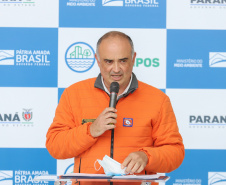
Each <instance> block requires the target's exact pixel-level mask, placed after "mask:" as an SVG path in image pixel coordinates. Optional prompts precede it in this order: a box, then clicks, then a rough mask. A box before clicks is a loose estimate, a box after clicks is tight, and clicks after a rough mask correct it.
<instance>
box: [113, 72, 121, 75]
mask: <svg viewBox="0 0 226 185" xmlns="http://www.w3.org/2000/svg"><path fill="white" fill-rule="evenodd" d="M122 74H123V73H122V72H118V73H115V72H111V73H110V75H122Z"/></svg>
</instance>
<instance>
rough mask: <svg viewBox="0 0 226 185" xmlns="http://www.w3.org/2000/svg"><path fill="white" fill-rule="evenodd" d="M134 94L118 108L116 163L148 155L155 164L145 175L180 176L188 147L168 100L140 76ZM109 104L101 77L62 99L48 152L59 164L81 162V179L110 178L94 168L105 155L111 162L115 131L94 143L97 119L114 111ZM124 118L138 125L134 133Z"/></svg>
mask: <svg viewBox="0 0 226 185" xmlns="http://www.w3.org/2000/svg"><path fill="white" fill-rule="evenodd" d="M94 83H95V86H96V87H94ZM130 91H131V92H130V93H129V94H128V96H126V97H122V98H120V99H119V101H118V102H117V105H116V109H117V124H116V128H115V131H114V159H115V160H116V161H118V162H120V163H122V162H123V161H124V159H125V158H126V157H127V156H128V154H129V153H131V152H134V151H144V152H145V153H146V154H147V156H148V159H149V160H148V164H147V166H146V168H145V170H144V171H143V172H141V174H144V173H146V174H152V173H157V172H159V173H166V172H171V171H172V170H175V169H176V168H178V167H179V166H180V164H181V163H182V161H183V158H184V146H183V142H182V138H181V135H180V134H179V131H178V126H177V122H176V119H175V115H174V112H173V109H172V106H171V103H170V100H169V98H168V96H167V95H166V94H164V93H163V92H162V91H160V90H159V89H157V88H154V87H152V86H150V85H147V84H145V83H143V82H140V81H137V79H136V77H135V75H134V74H133V81H132V84H131V87H130ZM109 100H110V98H109V95H108V94H107V93H106V92H105V91H104V90H103V86H102V83H101V81H100V75H99V76H98V77H97V79H96V78H92V79H88V80H85V81H82V82H78V83H75V84H73V85H72V86H70V87H68V88H67V89H65V90H64V92H63V94H62V96H61V99H60V102H59V105H58V107H57V109H56V114H55V118H54V120H53V123H52V125H51V126H50V128H49V130H48V133H47V140H46V147H47V149H48V151H49V153H50V154H51V155H52V156H53V157H54V158H56V159H66V158H72V157H75V161H74V162H75V163H74V172H75V173H78V172H80V173H104V171H103V169H102V168H101V170H100V171H96V170H95V169H94V163H95V161H96V159H101V160H102V159H103V157H104V155H108V156H110V143H111V141H110V139H111V131H106V132H105V133H104V134H103V135H101V136H99V137H98V138H93V137H92V136H91V135H90V131H89V126H90V125H91V124H92V122H89V119H95V118H97V117H98V115H99V114H100V113H101V112H102V111H103V110H104V109H105V108H106V107H108V105H109ZM124 118H130V119H132V120H133V125H132V127H126V126H123V119H124ZM87 121H88V122H87ZM97 164H98V163H97Z"/></svg>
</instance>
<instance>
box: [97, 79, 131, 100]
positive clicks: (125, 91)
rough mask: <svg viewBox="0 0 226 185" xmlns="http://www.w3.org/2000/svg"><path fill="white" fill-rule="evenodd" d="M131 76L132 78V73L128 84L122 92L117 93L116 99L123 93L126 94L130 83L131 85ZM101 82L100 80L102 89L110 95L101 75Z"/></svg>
mask: <svg viewBox="0 0 226 185" xmlns="http://www.w3.org/2000/svg"><path fill="white" fill-rule="evenodd" d="M132 78H133V75H131V77H130V81H129V84H128V86H127V87H126V89H125V90H124V92H123V93H122V94H119V95H118V96H117V100H118V99H119V98H121V97H122V96H123V94H126V93H127V91H128V90H129V87H130V85H131V82H132ZM101 82H102V84H103V87H104V90H105V91H106V92H107V93H108V94H109V95H110V92H109V91H108V89H107V87H106V86H105V84H104V79H103V77H102V76H101Z"/></svg>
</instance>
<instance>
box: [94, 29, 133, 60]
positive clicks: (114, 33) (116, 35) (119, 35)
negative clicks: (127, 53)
mask: <svg viewBox="0 0 226 185" xmlns="http://www.w3.org/2000/svg"><path fill="white" fill-rule="evenodd" d="M108 38H109V39H114V38H122V39H127V40H128V42H129V44H130V46H131V55H132V56H133V54H134V46H133V41H132V39H131V38H130V37H129V36H128V35H126V34H125V33H122V32H119V31H110V32H108V33H106V34H104V35H103V36H102V37H101V38H100V39H99V40H98V42H97V47H96V54H97V57H98V58H99V47H100V44H101V43H102V41H103V40H105V39H108Z"/></svg>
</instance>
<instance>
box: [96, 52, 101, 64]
mask: <svg viewBox="0 0 226 185" xmlns="http://www.w3.org/2000/svg"><path fill="white" fill-rule="evenodd" d="M95 59H96V61H97V64H98V66H100V61H99V58H98V56H97V54H96V53H95Z"/></svg>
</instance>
